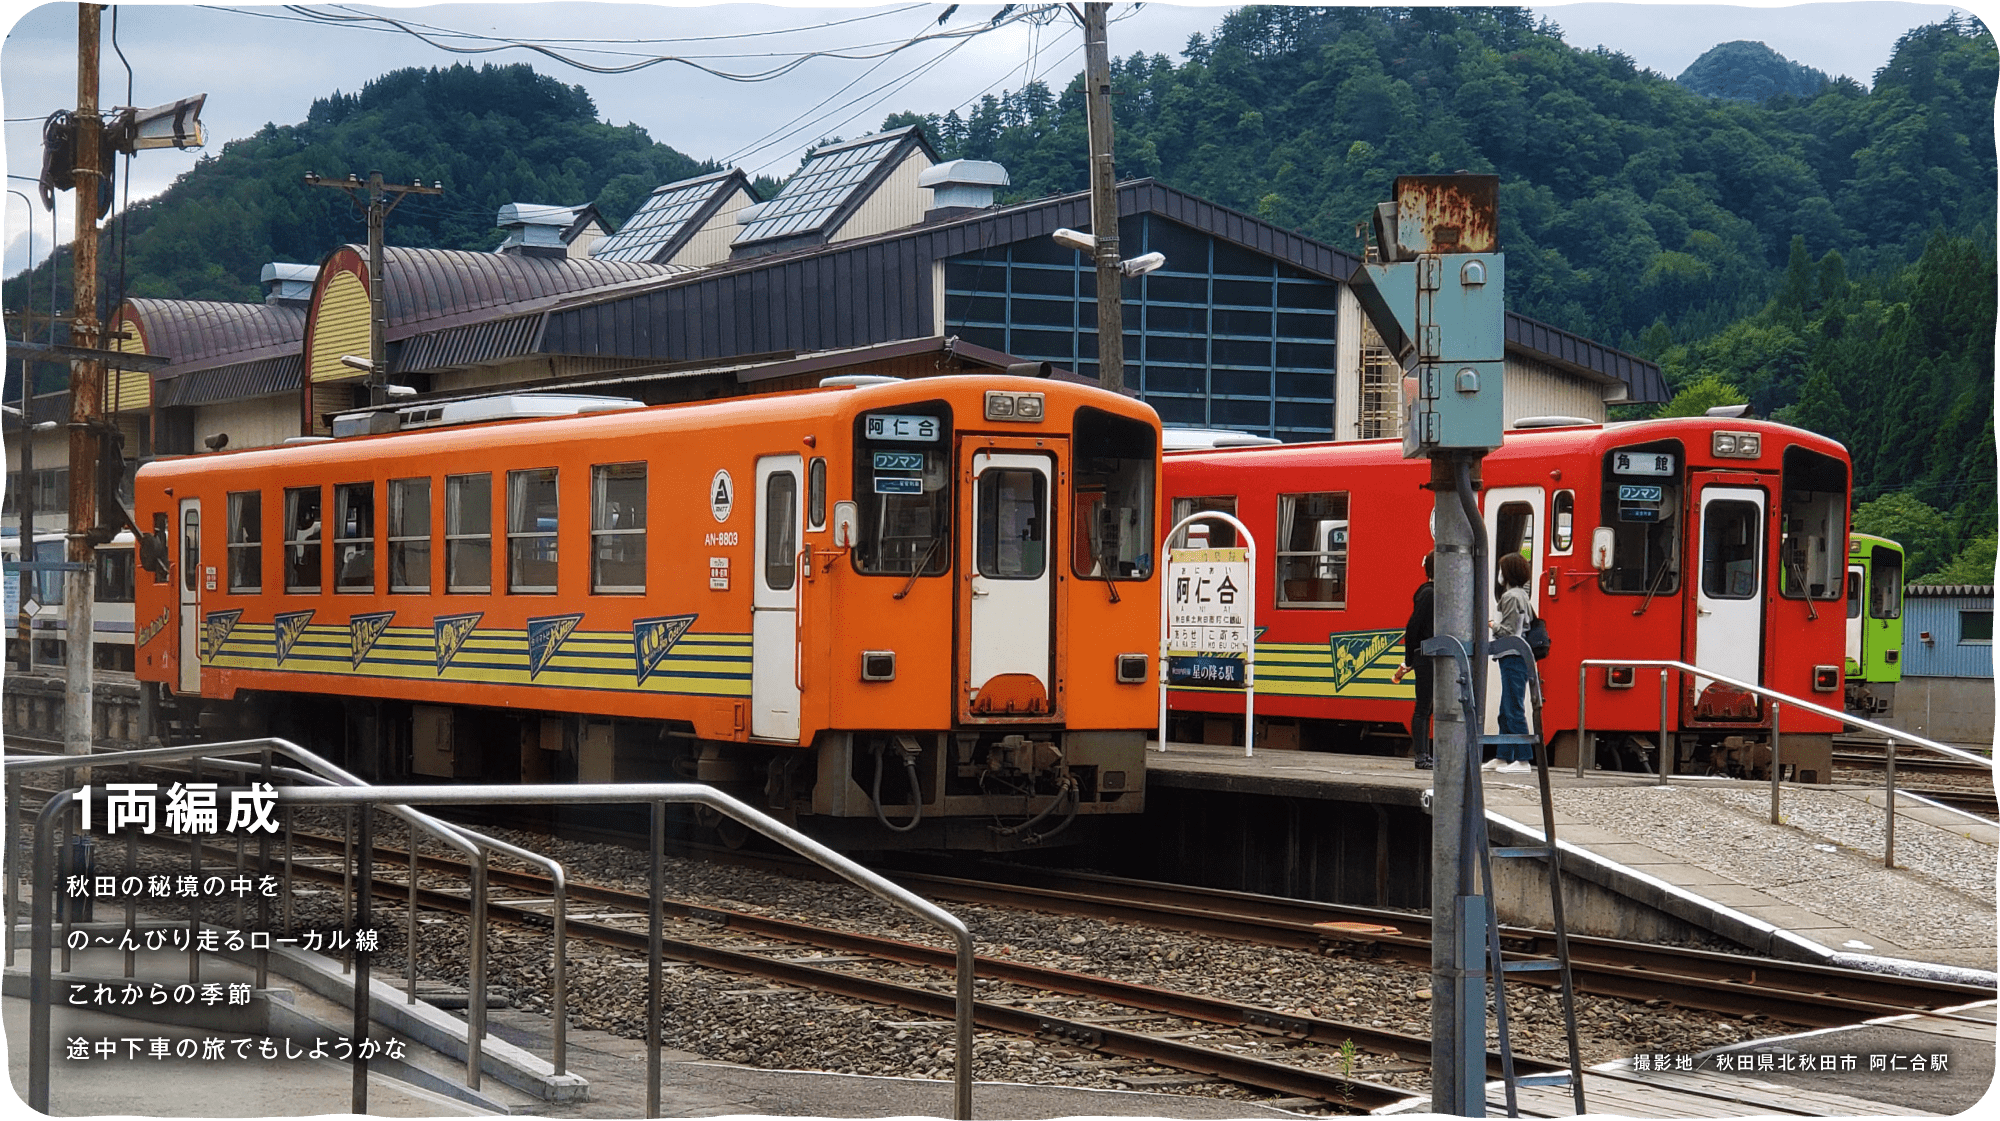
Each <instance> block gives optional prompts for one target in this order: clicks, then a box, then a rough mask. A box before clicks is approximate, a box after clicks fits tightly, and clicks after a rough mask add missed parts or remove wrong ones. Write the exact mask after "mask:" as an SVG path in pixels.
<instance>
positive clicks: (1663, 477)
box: [1597, 440, 1684, 596]
mask: <svg viewBox="0 0 2000 1121" xmlns="http://www.w3.org/2000/svg"><path fill="white" fill-rule="evenodd" d="M1683 462H1684V459H1683V456H1682V454H1681V442H1680V441H1679V440H1661V441H1658V442H1656V443H1651V444H1642V445H1639V446H1637V447H1630V448H1617V449H1614V450H1613V451H1610V452H1607V453H1605V456H1604V489H1603V492H1602V494H1601V495H1600V496H1599V500H1598V504H1597V508H1598V510H1599V515H1598V516H1599V517H1601V518H1603V519H1604V525H1605V526H1608V527H1610V529H1611V533H1612V549H1611V567H1609V568H1606V569H1605V570H1604V571H1603V572H1601V573H1599V574H1598V578H1597V581H1598V587H1600V588H1602V589H1603V590H1604V591H1606V592H1610V593H1612V594H1614V595H1633V596H1670V595H1673V594H1675V593H1676V592H1678V591H1680V586H1681V570H1680V566H1681V521H1682V519H1681V517H1680V508H1681V485H1680V483H1681V466H1682V464H1683Z"/></svg>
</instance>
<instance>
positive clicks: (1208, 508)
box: [1173, 494, 1236, 549]
mask: <svg viewBox="0 0 2000 1121" xmlns="http://www.w3.org/2000/svg"><path fill="white" fill-rule="evenodd" d="M1206 513H1217V514H1228V515H1230V516H1232V517H1233V516H1235V514H1236V496H1235V495H1233V494H1212V495H1207V496H1205V497H1202V498H1176V499H1174V524H1175V525H1179V524H1180V521H1181V519H1182V518H1185V517H1187V516H1188V515H1189V514H1206ZM1203 531H1206V533H1207V535H1208V544H1207V545H1205V546H1203V548H1208V549H1234V548H1235V547H1236V527H1235V526H1233V525H1230V524H1229V523H1228V522H1218V521H1204V522H1195V523H1194V524H1192V525H1190V526H1188V527H1187V528H1186V529H1184V530H1181V532H1180V536H1179V537H1177V538H1175V539H1174V543H1173V548H1176V549H1188V548H1193V546H1191V545H1189V544H1188V539H1189V538H1190V537H1200V536H1201V535H1202V532H1203Z"/></svg>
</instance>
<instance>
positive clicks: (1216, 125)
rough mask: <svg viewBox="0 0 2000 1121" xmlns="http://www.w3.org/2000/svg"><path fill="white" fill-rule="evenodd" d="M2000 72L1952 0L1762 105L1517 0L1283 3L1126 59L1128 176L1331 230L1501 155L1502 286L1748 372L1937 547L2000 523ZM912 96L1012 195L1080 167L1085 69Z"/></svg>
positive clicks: (1615, 332) (1736, 392)
mask: <svg viewBox="0 0 2000 1121" xmlns="http://www.w3.org/2000/svg"><path fill="white" fill-rule="evenodd" d="M1996 76H2000V52H1996V49H1995V44H1994V40H1993V36H1992V35H1991V34H1990V33H1989V32H1988V31H1987V30H1986V29H1985V28H1984V27H1983V26H1981V25H1979V24H1978V23H1977V22H1976V21H1971V20H1962V19H1958V18H1953V19H1950V20H1947V21H1946V22H1944V23H1940V24H1935V25H1931V26H1928V27H1922V28H1918V29H1916V30H1913V31H1911V32H1910V33H1909V34H1908V35H1905V36H1904V37H1903V38H1902V39H1901V40H1900V41H1899V42H1898V43H1897V45H1896V49H1895V52H1894V55H1893V57H1892V58H1891V60H1890V62H1889V64H1888V65H1887V66H1886V67H1884V68H1883V70H1882V71H1881V72H1880V73H1878V74H1877V75H1875V81H1874V86H1873V88H1872V89H1867V90H1864V89H1863V88H1861V87H1860V86H1859V85H1858V84H1856V83H1855V82H1852V81H1836V82H1833V83H1831V84H1828V85H1826V86H1824V87H1823V88H1821V89H1820V92H1819V93H1818V94H1817V96H1814V97H1811V98H1799V97H1793V96H1778V97H1775V98H1771V99H1768V100H1766V101H1764V102H1762V103H1760V104H1750V103H1745V102H1738V101H1727V100H1716V99H1712V98H1709V97H1705V96H1702V95H1701V94H1699V93H1696V92H1694V91H1692V90H1690V89H1687V88H1685V87H1683V86H1682V85H1679V84H1676V83H1674V82H1672V81H1668V80H1667V79H1666V78H1664V77H1662V76H1660V75H1658V74H1654V73H1651V72H1649V71H1642V70H1640V69H1638V68H1637V67H1636V66H1634V65H1633V63H1632V61H1631V60H1630V59H1629V58H1626V57H1625V56H1624V55H1621V54H1617V53H1615V52H1607V51H1602V50H1598V51H1579V50H1575V49H1572V48H1571V47H1568V46H1566V45H1564V44H1563V43H1562V41H1561V40H1560V38H1559V37H1558V35H1557V31H1556V28H1555V27H1554V26H1552V25H1550V24H1547V23H1544V22H1537V21H1536V20H1535V19H1534V17H1533V16H1532V15H1530V14H1529V13H1528V12H1526V11H1523V10H1519V9H1501V8H1487V9H1465V8H1452V9H1446V8H1412V9H1395V10H1387V9H1360V8H1334V9H1309V8H1277V7H1265V8H1245V9H1242V10H1240V11H1238V12H1235V13H1233V14H1232V15H1230V16H1229V17H1228V18H1227V19H1225V20H1224V21H1223V22H1222V24H1221V26H1220V27H1218V28H1217V30H1216V32H1215V33H1214V34H1213V35H1212V36H1207V37H1204V36H1195V37H1194V38H1193V40H1192V41H1190V43H1189V44H1188V47H1187V50H1186V51H1185V52H1184V53H1183V55H1182V57H1181V59H1180V60H1179V61H1174V60H1170V59H1167V58H1165V57H1163V56H1154V57H1151V58H1148V57H1144V56H1136V55H1135V56H1133V57H1130V58H1127V59H1123V60H1119V61H1117V62H1116V63H1115V64H1114V73H1113V78H1112V82H1113V91H1114V101H1113V105H1114V110H1115V114H1116V120H1117V140H1116V145H1117V147H1116V155H1117V162H1118V172H1119V175H1120V177H1131V176H1138V175H1152V176H1156V177H1158V178H1159V179H1161V180H1162V181H1164V182H1166V183H1169V184H1171V185H1173V186H1175V187H1178V188H1180V189H1182V190H1186V191H1190V192H1192V193H1194V194H1198V195H1202V196H1204V197H1207V198H1211V199H1215V200H1216V201H1218V202H1223V203H1226V204H1228V205H1231V206H1235V207H1238V208H1240V209H1243V210H1247V211H1250V212H1252V213H1255V214H1258V215H1260V216H1262V217H1265V218H1267V219H1269V220H1271V221H1274V222H1277V223H1279V224H1280V225H1286V226H1292V227H1295V228H1298V229H1301V230H1303V231H1304V232H1306V233H1309V234H1311V235H1313V236H1315V237H1319V238H1321V239H1324V240H1326V241H1329V242H1332V243H1333V244H1335V245H1341V246H1347V247H1350V248H1354V249H1357V250H1358V248H1359V245H1358V243H1357V242H1356V240H1355V235H1354V227H1355V223H1356V222H1357V221H1359V220H1360V219H1362V218H1363V217H1365V216H1366V215H1367V214H1368V212H1369V209H1370V208H1371V207H1372V206H1373V205H1374V203H1376V202H1377V201H1379V200H1382V199H1385V198H1387V197H1389V190H1390V184H1391V182H1392V180H1393V179H1394V178H1395V176H1397V175H1399V174H1405V173H1411V172H1441V171H1456V170H1466V171H1475V172H1488V173H1493V174H1497V175H1499V176H1500V181H1501V188H1500V222H1501V236H1502V242H1503V247H1504V248H1505V250H1506V253H1507V281H1508V285H1507V286H1508V292H1507V302H1508V305H1509V306H1510V307H1512V308H1513V309H1514V310H1516V311H1519V312H1521V313H1523V314H1526V315H1531V316H1534V317H1536V318H1539V319H1543V320H1546V321H1548V322H1551V323H1554V324H1556V325H1558V326H1561V327H1564V328H1566V329H1568V330H1572V331H1576V332H1578V333H1580V334H1584V335H1588V336H1591V337H1594V338H1597V339H1601V340H1604V341H1606V342H1610V343H1613V344H1615V345H1619V346H1622V347H1624V348H1625V349H1628V350H1633V351H1636V352H1638V353H1641V354H1644V355H1646V356H1647V357H1650V358H1653V359H1655V360H1658V361H1659V362H1660V363H1661V365H1662V367H1663V369H1664V370H1665V372H1666V375H1667V378H1668V382H1669V385H1671V386H1672V387H1673V388H1674V389H1675V390H1676V391H1681V392H1683V396H1682V397H1681V398H1680V399H1678V400H1677V401H1676V402H1675V404H1674V405H1673V406H1672V407H1671V408H1672V409H1673V410H1674V411H1686V412H1699V411H1700V407H1705V406H1706V405H1708V404H1720V403H1724V402H1729V401H1741V400H1744V399H1745V398H1746V397H1747V398H1748V399H1750V400H1751V401H1752V402H1753V403H1755V405H1756V406H1757V408H1758V410H1759V412H1760V413H1761V414H1763V415H1775V416H1777V417H1778V418H1780V419H1789V420H1791V421H1792V422H1794V423H1798V424H1802V425H1805V426H1807V427H1811V428H1814V429H1816V430H1818V431H1822V432H1825V433H1826V434H1828V435H1831V436H1834V437H1835V438H1837V439H1840V440H1841V441H1843V442H1844V443H1847V444H1848V445H1849V446H1850V447H1851V448H1852V449H1853V450H1854V456H1855V463H1856V484H1857V488H1858V489H1859V491H1860V496H1859V497H1860V500H1862V501H1866V500H1869V499H1873V498H1877V497H1880V496H1884V495H1892V494H1893V495H1896V496H1897V500H1896V501H1895V502H1892V503H1890V505H1889V506H1885V507H1881V508H1879V509H1877V510H1875V511H1872V512H1871V514H1870V518H1872V519H1873V520H1870V518H1864V519H1862V523H1864V524H1869V525H1877V526H1878V527H1879V526H1881V525H1883V524H1884V523H1883V521H1882V518H1883V517H1885V516H1886V514H1887V513H1888V512H1890V511H1891V510H1892V509H1893V510H1896V511H1902V512H1905V513H1910V512H1911V508H1910V504H1911V503H1920V504H1922V509H1921V510H1917V511H1915V512H1914V514H1913V516H1915V517H1916V518H1918V519H1919V520H1923V519H1925V518H1926V517H1927V518H1928V519H1930V520H1927V521H1924V524H1925V525H1926V526H1927V527H1930V528H1931V529H1933V530H1935V536H1936V537H1937V541H1936V544H1935V545H1934V546H1933V547H1931V548H1929V549H1927V550H1925V551H1923V552H1922V553H1921V555H1920V556H1919V557H1915V558H1913V559H1912V564H1911V572H1912V573H1913V574H1921V573H1925V572H1929V571H1932V568H1931V567H1923V566H1924V565H1931V566H1937V565H1942V564H1944V563H1945V562H1946V561H1948V560H1950V559H1951V558H1952V557H1954V556H1955V555H1957V554H1960V553H1962V552H1963V551H1964V550H1965V549H1966V547H1967V546H1968V545H1970V544H1972V543H1973V542H1974V540H1975V539H1976V538H1979V537H1980V536H1981V534H1982V532H1983V531H1986V530H1990V528H1991V527H1992V525H1993V522H1994V468H1993V459H1994V456H1993V422H1992V391H1993V323H1994V304H1993V289H1994V255H1993V239H1994V225H1993V222H1994V208H1995V202H1996V199H1995V189H1994V184H1995V159H1994V145H1993V99H1994V89H1995V79H1996ZM908 123H922V124H924V125H925V126H926V127H927V128H928V129H929V131H930V132H931V135H932V136H933V137H934V138H935V140H936V143H937V145H938V147H939V148H940V150H941V152H942V153H943V154H944V155H945V156H946V157H947V158H951V157H970V158H978V159H992V160H997V161H999V162H1001V163H1003V164H1005V165H1006V167H1007V169H1008V171H1009V173H1010V175H1011V176H1012V178H1013V182H1014V191H1015V193H1016V194H1017V195H1018V196H1020V197H1034V196H1037V195H1042V194H1046V193H1048V192H1051V191H1057V190H1078V189H1081V188H1082V187H1083V186H1084V185H1085V182H1086V179H1085V167H1084V152H1085V142H1084V127H1085V126H1084V111H1083V97H1082V87H1081V84H1080V82H1075V81H1073V82H1072V83H1071V84H1070V85H1069V87H1068V88H1067V89H1066V90H1064V91H1063V93H1062V94H1061V95H1060V96H1057V95H1055V94H1053V93H1052V92H1051V91H1050V90H1048V89H1047V88H1046V87H1043V86H1041V85H1038V84H1037V85H1030V86H1029V87H1027V88H1026V89H1024V90H1021V91H1017V92H1011V93H1008V94H1006V95H1004V96H1001V97H998V98H995V97H988V98H986V99H984V100H983V101H982V103H981V104H980V105H979V106H978V107H977V108H976V109H975V110H973V111H972V112H971V113H970V114H969V115H968V116H965V117H963V118H961V117H959V116H958V115H957V114H955V113H954V114H946V115H944V116H942V117H939V116H922V115H919V114H916V113H901V114H897V115H895V116H892V117H891V118H890V119H889V120H888V121H886V122H885V125H889V126H894V125H901V124H908ZM1926 512H1927V513H1926ZM1894 535H1895V534H1894V533H1892V534H1891V536H1894ZM1983 547H1984V548H1985V550H1986V552H1985V556H1986V570H1987V571H1988V573H1989V574H1988V575H1987V576H1984V577H1982V578H1981V580H1980V581H1979V582H1985V581H1987V580H1990V579H1991V576H1990V569H1991V566H1992V564H1991V562H1992V546H1991V539H1990V537H1988V538H1987V539H1986V541H1985V543H1984V546H1983ZM1975 568H1976V566H1975Z"/></svg>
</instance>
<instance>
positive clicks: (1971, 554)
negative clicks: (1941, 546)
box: [1911, 529, 2000, 586]
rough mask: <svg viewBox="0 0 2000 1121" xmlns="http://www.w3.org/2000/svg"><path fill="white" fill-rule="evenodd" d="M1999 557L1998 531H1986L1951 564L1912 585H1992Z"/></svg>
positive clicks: (1999, 536)
mask: <svg viewBox="0 0 2000 1121" xmlns="http://www.w3.org/2000/svg"><path fill="white" fill-rule="evenodd" d="M1996 555H2000V531H1995V530H1990V529H1989V530H1987V531H1986V532H1985V533H1982V534H1979V535H1978V536H1976V537H1974V538H1973V539H1972V540H1970V541H1968V542H1966V543H1965V548H1963V549H1960V550H1959V551H1958V555H1957V556H1955V557H1953V558H1951V562H1950V563H1948V564H1946V565H1945V566H1944V567H1943V568H1940V569H1938V570H1937V571H1936V572H1933V573H1930V574H1929V575H1927V576H1921V577H1918V578H1917V579H1915V580H1912V581H1911V583H1913V584H1984V585H1987V586H1991V585H1992V584H1993V565H1994V561H1995V559H1996Z"/></svg>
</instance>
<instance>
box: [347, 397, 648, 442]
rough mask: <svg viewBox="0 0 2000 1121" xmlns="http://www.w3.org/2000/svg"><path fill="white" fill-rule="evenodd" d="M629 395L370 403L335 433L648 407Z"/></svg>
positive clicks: (349, 416)
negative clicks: (391, 406)
mask: <svg viewBox="0 0 2000 1121" xmlns="http://www.w3.org/2000/svg"><path fill="white" fill-rule="evenodd" d="M643 407H644V405H643V403H642V402H639V401H634V400H633V399H631V398H630V397H589V396H584V395H581V394H575V393H516V394H509V395H507V396H504V397H474V398H471V399H469V400H464V401H429V402H425V403H424V404H421V405H404V406H402V407H400V408H396V409H367V410H362V411H359V412H351V413H341V414H339V415H338V416H336V417H334V418H333V434H334V435H335V436H336V437H346V436H370V435H376V434H379V433H383V432H399V431H409V430H411V429H417V428H451V427H456V426H458V425H462V424H484V423H488V422H491V421H500V420H526V419H530V418H543V417H559V416H579V415H581V414H584V413H608V412H617V411H619V410H623V409H638V408H643Z"/></svg>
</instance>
